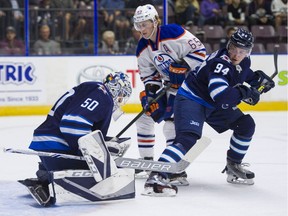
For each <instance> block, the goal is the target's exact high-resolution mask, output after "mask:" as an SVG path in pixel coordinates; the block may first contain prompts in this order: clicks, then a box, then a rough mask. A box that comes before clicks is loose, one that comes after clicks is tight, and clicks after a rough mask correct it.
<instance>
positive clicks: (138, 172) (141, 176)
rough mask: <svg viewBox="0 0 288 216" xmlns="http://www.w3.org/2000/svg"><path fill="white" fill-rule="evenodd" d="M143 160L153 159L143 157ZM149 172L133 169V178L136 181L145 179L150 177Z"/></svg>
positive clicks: (151, 158)
mask: <svg viewBox="0 0 288 216" xmlns="http://www.w3.org/2000/svg"><path fill="white" fill-rule="evenodd" d="M143 159H144V160H153V157H144V158H143ZM150 173H151V172H150V171H146V170H141V169H135V178H136V179H147V178H148V177H149V175H150Z"/></svg>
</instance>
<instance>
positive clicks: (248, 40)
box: [227, 28, 254, 50]
mask: <svg viewBox="0 0 288 216" xmlns="http://www.w3.org/2000/svg"><path fill="white" fill-rule="evenodd" d="M253 42H254V37H253V35H252V33H251V32H249V31H246V30H244V29H243V28H239V29H237V31H236V32H235V33H234V34H232V36H231V37H230V40H229V43H232V44H233V45H234V46H236V47H239V48H242V49H247V50H249V49H252V47H253ZM229 43H228V46H229ZM228 46H227V48H228Z"/></svg>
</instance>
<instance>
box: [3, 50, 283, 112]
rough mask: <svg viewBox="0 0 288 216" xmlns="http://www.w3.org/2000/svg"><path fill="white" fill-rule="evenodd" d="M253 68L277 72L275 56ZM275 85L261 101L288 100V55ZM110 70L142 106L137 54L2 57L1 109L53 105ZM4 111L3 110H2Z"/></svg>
mask: <svg viewBox="0 0 288 216" xmlns="http://www.w3.org/2000/svg"><path fill="white" fill-rule="evenodd" d="M251 59H252V66H251V67H252V69H253V70H263V71H264V72H265V73H267V74H268V75H271V74H272V73H273V72H274V61H273V55H253V56H251ZM278 70H279V74H278V76H276V77H275V78H274V80H275V83H276V87H275V88H274V89H273V90H272V91H270V92H269V93H267V94H263V95H262V96H261V101H262V102H275V101H278V102H279V101H280V102H287V92H288V91H287V82H288V72H287V70H288V69H287V55H279V56H278ZM111 71H122V72H125V73H126V74H127V75H128V76H129V77H130V81H131V83H132V87H133V93H132V96H131V98H130V99H129V101H128V106H129V104H130V105H131V106H132V104H133V105H135V104H138V105H139V97H138V95H139V92H140V91H141V90H143V84H142V82H141V81H140V78H139V73H138V70H137V59H136V57H134V56H97V57H95V56H91V57H87V56H85V57H78V56H77V57H76V56H73V57H70V56H69V57H62V56H61V57H59V56H58V57H42V56H41V57H2V58H1V60H0V83H1V84H0V102H1V103H0V109H2V110H3V108H5V107H6V108H7V107H8V108H9V107H10V108H13V107H15V106H16V107H21V106H26V107H27V106H31V107H34V106H36V107H37V106H51V105H53V103H54V102H55V101H56V100H57V99H58V97H59V96H61V95H62V94H63V93H65V92H66V91H67V90H69V89H70V88H72V87H73V86H75V85H78V84H79V83H81V82H84V81H90V80H95V81H99V80H101V79H102V78H103V77H105V76H106V74H107V73H109V72H111ZM0 114H1V112H0Z"/></svg>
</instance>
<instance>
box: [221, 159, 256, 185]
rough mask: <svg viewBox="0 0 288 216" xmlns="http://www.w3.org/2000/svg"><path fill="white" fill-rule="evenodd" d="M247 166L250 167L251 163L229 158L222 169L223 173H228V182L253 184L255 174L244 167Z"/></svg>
mask: <svg viewBox="0 0 288 216" xmlns="http://www.w3.org/2000/svg"><path fill="white" fill-rule="evenodd" d="M245 166H246V167H248V166H249V164H247V163H241V164H237V163H234V162H232V161H230V160H227V165H226V167H225V168H224V170H223V171H222V173H224V172H226V174H227V182H229V183H232V184H242V185H253V184H254V180H253V178H254V177H255V174H254V173H253V172H251V171H250V170H247V169H244V167H245Z"/></svg>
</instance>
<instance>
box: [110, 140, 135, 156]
mask: <svg viewBox="0 0 288 216" xmlns="http://www.w3.org/2000/svg"><path fill="white" fill-rule="evenodd" d="M105 143H106V145H107V147H108V150H109V152H110V153H111V155H112V156H116V157H122V156H123V155H124V154H125V153H126V151H127V150H128V148H129V147H130V144H131V137H123V138H118V137H112V138H110V139H109V140H108V141H105Z"/></svg>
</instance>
